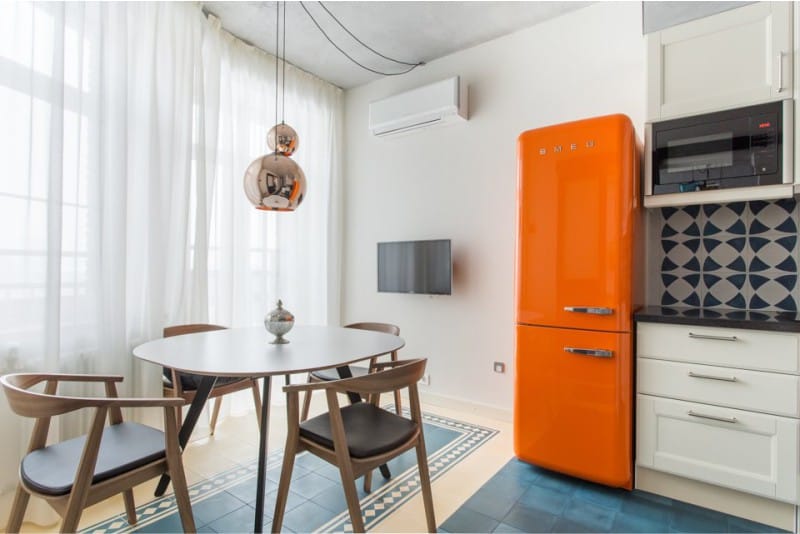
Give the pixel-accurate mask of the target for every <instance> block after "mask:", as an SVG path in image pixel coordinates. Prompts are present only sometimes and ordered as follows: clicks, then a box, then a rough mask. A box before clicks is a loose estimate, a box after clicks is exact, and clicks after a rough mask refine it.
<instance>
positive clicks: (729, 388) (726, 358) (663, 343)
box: [636, 322, 800, 504]
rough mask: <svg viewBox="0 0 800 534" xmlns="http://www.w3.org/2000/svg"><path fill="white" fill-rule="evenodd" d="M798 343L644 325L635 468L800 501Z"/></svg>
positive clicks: (746, 333) (786, 337) (767, 335)
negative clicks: (799, 485)
mask: <svg viewBox="0 0 800 534" xmlns="http://www.w3.org/2000/svg"><path fill="white" fill-rule="evenodd" d="M798 341H800V336H798V334H796V333H786V332H772V331H765V330H749V329H729V328H718V327H715V328H707V327H699V326H697V325H692V326H689V325H675V324H660V323H659V324H654V323H646V322H642V323H640V324H638V326H637V341H636V347H637V348H636V350H637V358H636V361H637V383H636V388H637V389H636V391H637V402H636V464H637V465H638V466H641V467H646V468H648V469H653V470H656V471H662V472H665V473H669V474H672V475H677V476H682V477H685V478H689V479H694V480H699V481H702V482H706V483H709V484H716V485H718V486H724V487H726V488H731V489H735V490H738V491H741V492H746V493H751V494H754V495H760V496H762V497H768V498H771V499H775V500H778V501H783V502H788V503H793V504H800V491H799V490H798V484H800V418H798V416H800V393H799V392H798V389H800V376H798V366H797V362H798Z"/></svg>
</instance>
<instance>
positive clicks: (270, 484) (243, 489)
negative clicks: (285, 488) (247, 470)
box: [227, 477, 278, 504]
mask: <svg viewBox="0 0 800 534" xmlns="http://www.w3.org/2000/svg"><path fill="white" fill-rule="evenodd" d="M276 489H278V483H277V482H275V481H273V480H269V479H267V482H266V484H264V491H265V492H266V493H269V492H271V491H275V490H276ZM227 491H228V493H230V494H231V495H233V496H234V497H236V498H237V499H239V500H240V501H242V502H243V503H245V504H253V503H254V502H256V478H255V477H253V478H251V479H249V480H246V481H244V482H242V483H241V484H236V485H235V486H233V487H231V488H228V490H227Z"/></svg>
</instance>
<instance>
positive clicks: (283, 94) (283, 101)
mask: <svg viewBox="0 0 800 534" xmlns="http://www.w3.org/2000/svg"><path fill="white" fill-rule="evenodd" d="M281 83H282V87H281V124H286V123H285V122H284V119H285V118H286V2H285V1H284V2H283V81H282V82H281ZM277 123H278V121H277V120H276V121H275V124H277Z"/></svg>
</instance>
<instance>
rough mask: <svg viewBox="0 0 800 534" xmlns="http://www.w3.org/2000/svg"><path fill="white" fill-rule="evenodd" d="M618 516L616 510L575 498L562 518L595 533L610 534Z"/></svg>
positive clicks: (568, 504)
mask: <svg viewBox="0 0 800 534" xmlns="http://www.w3.org/2000/svg"><path fill="white" fill-rule="evenodd" d="M616 514H617V512H616V510H612V509H610V508H605V507H603V506H599V505H597V504H594V503H591V502H589V501H585V500H583V499H579V498H577V497H574V498H573V499H572V500H571V501H570V502H569V503H567V506H566V509H565V510H564V512H563V513H562V514H561V516H562V517H563V518H565V519H567V520H569V521H572V522H574V523H578V524H580V525H583V526H585V527H587V528H588V529H590V530H592V531H594V532H608V531H610V530H611V525H612V524H613V523H614V516H615V515H616Z"/></svg>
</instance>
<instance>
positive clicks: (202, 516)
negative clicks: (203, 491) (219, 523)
mask: <svg viewBox="0 0 800 534" xmlns="http://www.w3.org/2000/svg"><path fill="white" fill-rule="evenodd" d="M243 504H244V503H243V502H242V501H240V500H239V499H237V498H236V497H234V496H233V495H231V494H230V493H228V492H227V491H223V492H220V493H217V494H216V495H212V496H211V497H209V498H208V499H204V500H202V501H200V502H197V503H192V511H193V512H194V521H195V523H197V525H207V524H209V523H211V522H213V521H215V520H217V519H219V518H220V517H222V516H224V515H226V514H229V513H230V512H233V511H234V510H237V509H238V508H241V507H242V505H243Z"/></svg>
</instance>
